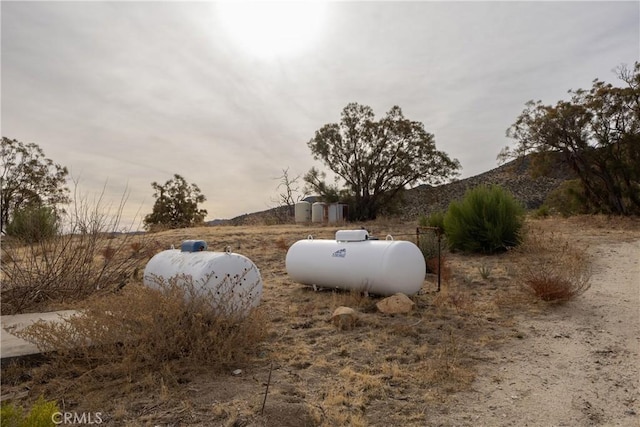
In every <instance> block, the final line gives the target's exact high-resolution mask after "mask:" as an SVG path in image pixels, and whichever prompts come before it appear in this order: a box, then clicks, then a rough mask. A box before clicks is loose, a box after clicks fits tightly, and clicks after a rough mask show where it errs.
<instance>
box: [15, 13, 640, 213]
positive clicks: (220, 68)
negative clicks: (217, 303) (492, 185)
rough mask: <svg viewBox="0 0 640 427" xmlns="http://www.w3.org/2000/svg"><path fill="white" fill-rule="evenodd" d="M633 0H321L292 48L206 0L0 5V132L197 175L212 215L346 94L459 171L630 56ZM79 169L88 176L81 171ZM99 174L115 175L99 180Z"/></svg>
mask: <svg viewBox="0 0 640 427" xmlns="http://www.w3.org/2000/svg"><path fill="white" fill-rule="evenodd" d="M639 8H640V6H639V4H638V3H634V2H605V3H597V2H584V3H580V2H540V3H539V2H517V3H505V2H471V3H467V2H465V3H459V2H402V3H396V2H331V3H329V5H328V8H327V15H326V19H325V22H326V28H325V31H324V33H323V34H322V35H321V37H319V38H318V39H316V40H315V41H313V42H310V43H309V47H308V48H307V49H306V50H304V49H303V50H300V51H298V52H296V53H295V54H290V55H284V54H283V55H281V56H272V57H268V58H263V57H257V56H252V55H251V54H250V53H249V52H243V51H240V50H238V44H237V43H234V42H233V40H230V39H229V35H228V33H227V32H225V31H222V28H221V23H220V21H219V18H220V17H219V16H216V10H215V7H214V5H213V4H211V3H204V2H201V3H182V2H135V3H129V2H7V3H3V5H2V55H3V58H2V59H3V60H2V89H3V93H2V127H3V135H5V136H8V137H11V138H16V139H19V140H22V141H25V142H35V143H37V144H39V145H40V146H41V147H42V148H43V149H44V151H45V153H46V155H47V156H48V157H50V158H52V159H53V160H54V161H56V162H58V163H61V164H64V165H66V166H68V167H70V168H71V169H72V170H73V171H76V172H78V173H81V174H82V175H83V176H84V177H85V179H86V180H87V181H86V182H87V185H88V184H89V183H91V186H93V187H94V188H97V191H99V189H100V188H101V184H99V183H102V184H103V183H104V182H105V180H109V183H110V189H109V191H110V192H111V193H113V194H112V195H113V197H114V198H118V197H119V196H120V194H121V190H120V189H117V188H114V187H118V186H121V185H122V186H124V185H126V184H127V183H128V185H129V188H130V190H131V196H130V200H131V203H132V204H133V205H135V208H136V210H137V209H138V207H139V205H140V204H142V205H143V212H145V213H148V212H150V210H151V204H152V202H153V200H152V197H151V195H152V190H151V187H150V183H151V182H152V181H158V182H164V181H166V180H168V179H170V178H171V176H172V175H173V174H174V173H179V174H181V175H183V176H184V177H185V178H186V179H187V181H189V182H194V183H196V184H198V185H199V186H200V188H201V189H202V191H203V193H204V194H205V195H206V196H207V198H208V201H207V202H206V204H205V206H204V207H205V208H206V209H208V211H209V214H210V215H209V216H210V217H211V218H214V217H231V216H235V215H238V214H241V213H245V212H251V211H255V210H261V209H265V208H267V207H268V206H269V205H270V204H271V202H270V200H271V199H272V198H273V197H274V196H275V195H276V187H277V184H278V182H277V180H275V178H276V177H278V176H279V175H280V174H281V170H282V169H284V168H286V167H289V168H290V172H291V173H292V174H294V175H297V174H300V173H304V172H306V170H308V169H309V168H310V167H311V166H312V165H316V166H321V167H323V168H324V166H322V165H320V164H319V163H318V162H316V161H314V160H313V159H312V158H311V154H310V152H309V150H308V148H307V146H306V142H307V141H308V140H309V139H310V138H311V137H312V136H313V134H314V131H315V130H316V129H318V128H320V127H321V126H322V125H324V124H325V123H329V122H336V121H338V120H339V119H340V112H341V110H342V108H344V106H345V105H346V104H347V103H349V102H359V103H361V104H365V105H369V106H371V107H372V108H373V109H374V111H375V113H376V114H377V115H378V116H382V115H383V114H385V113H386V112H387V111H388V110H389V109H390V108H391V107H392V106H393V105H399V106H400V107H402V110H403V112H404V114H405V116H406V117H408V118H410V119H412V120H418V121H422V122H423V123H425V127H426V129H427V130H428V131H430V132H432V133H434V134H435V137H436V143H437V145H438V148H439V149H441V150H444V151H446V152H447V153H448V154H449V155H450V156H452V157H456V158H458V159H459V160H460V161H461V162H462V165H463V168H464V169H463V171H462V172H463V176H471V175H474V174H477V173H481V172H483V171H485V170H488V169H491V168H493V167H494V166H495V156H496V155H497V154H498V152H499V150H500V148H501V147H503V146H504V145H505V144H507V143H508V142H509V141H508V140H506V138H505V136H504V132H505V130H506V128H507V127H508V126H509V125H510V124H511V123H512V122H513V121H514V120H515V118H516V117H517V115H518V114H519V113H520V112H521V111H522V109H523V108H524V103H525V102H526V101H527V100H529V99H542V100H543V101H544V102H546V103H554V102H556V101H557V100H559V99H566V97H567V95H566V91H567V90H568V89H571V88H574V89H575V88H579V87H582V88H588V87H589V86H590V84H591V81H592V80H593V79H594V78H600V79H603V80H606V81H614V80H615V76H614V75H613V73H612V72H611V70H612V69H613V68H614V67H616V66H617V65H619V64H620V63H622V62H626V63H628V64H632V63H633V61H635V60H638V52H639V42H638V40H639V37H640V30H639V28H640V23H639V20H638V19H637V17H638V13H639ZM89 177H90V178H89ZM112 186H113V187H112Z"/></svg>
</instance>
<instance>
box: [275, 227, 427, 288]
mask: <svg viewBox="0 0 640 427" xmlns="http://www.w3.org/2000/svg"><path fill="white" fill-rule="evenodd" d="M285 262H286V269H287V274H288V275H289V277H291V279H292V280H294V281H296V282H298V283H302V284H304V285H309V286H313V285H315V286H319V287H323V288H339V289H346V290H356V291H361V292H365V291H366V292H368V293H372V294H377V295H393V294H395V293H398V292H401V293H403V294H406V295H413V294H415V293H417V292H418V291H419V290H420V288H422V284H423V283H424V277H425V274H426V265H425V261H424V256H423V255H422V252H421V251H420V249H418V247H417V246H416V245H414V244H413V243H411V242H407V241H402V240H373V239H371V238H370V237H369V235H368V233H367V231H366V230H340V231H338V232H336V240H321V239H312V238H311V236H310V237H309V238H308V239H306V240H299V241H297V242H295V243H294V244H293V245H291V247H290V248H289V250H288V251H287V258H286V261H285Z"/></svg>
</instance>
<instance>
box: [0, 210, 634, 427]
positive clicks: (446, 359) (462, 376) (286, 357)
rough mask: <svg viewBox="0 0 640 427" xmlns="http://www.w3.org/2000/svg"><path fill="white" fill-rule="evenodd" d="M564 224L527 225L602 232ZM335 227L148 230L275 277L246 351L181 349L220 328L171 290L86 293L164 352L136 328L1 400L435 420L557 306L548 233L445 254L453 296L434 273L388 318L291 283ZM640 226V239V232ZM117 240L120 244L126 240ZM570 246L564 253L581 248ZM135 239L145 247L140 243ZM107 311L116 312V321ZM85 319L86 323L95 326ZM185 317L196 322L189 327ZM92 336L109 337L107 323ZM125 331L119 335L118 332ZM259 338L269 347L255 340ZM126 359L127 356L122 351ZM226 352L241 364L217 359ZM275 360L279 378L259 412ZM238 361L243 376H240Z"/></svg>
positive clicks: (140, 414) (141, 418) (244, 418)
mask: <svg viewBox="0 0 640 427" xmlns="http://www.w3.org/2000/svg"><path fill="white" fill-rule="evenodd" d="M559 221H562V222H561V223H557V222H554V221H553V220H534V221H530V223H529V226H530V227H529V230H530V233H534V234H536V235H541V234H540V233H539V232H540V231H545V230H552V231H554V233H555V234H557V235H558V238H562V239H564V240H566V237H567V236H571V235H576V232H577V230H580V236H581V237H580V238H584V239H591V237H588V236H591V235H592V234H588V233H586V232H585V230H587V227H585V225H584V224H574V223H571V222H569V221H567V220H564V219H562V220H559ZM583 221H587V220H583ZM360 225H364V226H365V227H367V228H368V229H369V231H370V232H371V233H372V234H373V235H376V236H381V237H383V236H385V235H386V234H392V235H394V237H396V238H397V239H407V240H413V238H414V233H415V224H402V223H398V222H397V221H387V222H375V223H371V224H354V225H352V226H353V227H359V226H360ZM623 230H624V228H623V227H618V228H613V227H612V228H606V227H604V226H603V227H598V228H597V229H596V231H595V233H596V234H597V238H596V239H595V241H598V239H599V238H601V237H602V236H604V235H605V234H606V235H609V234H608V232H609V231H611V232H612V233H618V234H616V235H615V236H613V237H615V238H617V237H618V235H622V234H623ZM335 231H336V228H332V227H328V226H318V227H315V226H308V225H277V226H276V225H274V226H268V227H265V226H239V227H231V226H230V227H206V228H204V227H203V228H194V229H184V230H170V231H166V232H162V233H158V234H154V235H151V236H150V237H149V238H150V239H153V241H154V246H155V247H157V248H158V250H159V249H160V248H168V247H169V246H170V245H172V244H173V245H176V246H177V245H179V244H180V242H181V241H182V240H185V239H204V240H206V241H207V242H208V244H209V249H210V250H218V251H221V250H224V248H225V247H226V246H231V248H232V250H233V251H235V252H238V253H241V254H243V255H245V256H247V257H249V258H250V259H251V260H252V261H253V262H254V263H255V264H256V265H257V266H258V268H259V269H260V272H261V274H262V277H263V280H264V293H263V299H262V302H261V304H260V309H259V311H258V312H256V314H255V316H256V318H255V319H252V320H251V321H250V322H249V323H248V325H253V326H252V327H251V328H250V329H247V330H242V331H240V333H239V334H238V336H237V337H238V341H236V342H235V344H234V345H237V346H244V347H243V348H244V350H243V351H241V352H240V353H238V354H237V359H234V357H236V356H233V357H232V356H230V353H229V351H228V350H227V351H224V350H223V349H221V350H220V352H221V353H220V354H219V355H218V356H210V359H208V360H207V358H206V357H204V359H202V355H203V354H204V353H206V351H203V350H202V348H206V345H203V346H202V347H197V348H194V349H192V350H188V351H180V350H179V348H180V346H182V345H184V342H185V341H184V340H185V336H191V340H193V341H195V342H200V343H201V344H206V343H207V342H208V341H206V340H207V339H208V338H207V334H208V333H209V332H211V331H212V330H215V331H217V330H219V328H218V327H217V326H214V327H211V326H209V325H208V324H207V323H206V322H203V321H202V320H200V318H198V317H197V316H192V315H188V316H186V317H184V318H181V317H180V316H179V313H183V315H184V309H185V307H184V306H181V308H180V309H178V308H177V307H174V308H171V307H173V304H175V302H171V301H169V300H167V301H165V300H163V299H162V298H163V297H162V294H161V293H160V294H158V293H155V294H150V293H149V290H146V289H144V288H142V287H141V286H140V284H139V282H138V281H135V280H134V281H133V282H132V283H128V284H127V285H126V286H125V287H124V288H123V289H122V290H121V291H120V292H118V293H115V294H113V293H112V294H111V295H109V296H100V297H98V296H97V295H96V296H95V297H94V298H92V299H90V300H85V301H84V302H82V304H81V305H80V306H79V308H82V309H84V310H89V311H91V312H93V313H95V316H98V318H100V319H101V320H100V322H115V320H116V319H118V318H119V319H121V320H120V322H115V323H109V324H110V325H112V326H109V328H106V330H107V332H108V331H109V330H110V328H114V329H113V330H114V331H115V330H116V328H118V327H121V325H123V324H124V325H127V327H128V328H129V329H131V330H136V331H144V330H148V331H147V333H148V334H149V335H148V336H151V337H154V340H157V342H158V344H157V348H150V347H149V345H144V346H140V348H139V349H136V348H134V346H133V345H132V343H133V342H135V341H137V342H141V341H140V340H144V339H143V338H140V336H139V335H132V336H136V337H138V338H135V339H130V340H122V339H120V340H119V341H120V346H119V347H118V346H116V347H115V348H104V349H103V350H104V351H105V353H104V354H101V353H91V352H90V347H86V350H82V351H81V352H79V353H76V354H75V356H74V357H73V358H71V359H63V358H57V359H56V360H54V359H45V360H44V361H41V362H39V363H37V364H36V365H30V364H28V363H27V362H26V361H25V362H19V364H18V365H17V366H16V365H13V366H5V367H4V368H3V377H2V385H3V394H4V393H5V392H11V391H14V390H17V391H21V390H25V389H26V388H27V387H28V390H29V391H28V393H29V394H28V396H29V397H28V398H26V399H32V401H33V400H34V399H35V397H37V396H38V395H40V394H43V395H44V396H45V398H47V399H55V400H57V401H58V402H64V404H65V405H66V408H67V409H73V410H78V411H82V410H87V411H97V410H101V411H103V412H105V413H106V414H108V416H105V419H106V422H105V425H114V426H120V425H131V426H133V425H159V424H161V425H195V426H209V425H220V426H232V425H236V426H237V425H246V426H299V425H313V426H336V425H354V426H355V425H362V426H365V425H373V426H375V425H380V426H381V425H416V426H417V425H428V423H429V414H433V413H434V412H441V411H447V410H448V407H449V403H450V401H449V398H450V396H451V395H452V394H454V393H456V392H458V391H460V390H465V389H467V388H468V387H469V386H470V384H471V383H472V381H473V378H474V377H475V375H477V372H476V365H477V363H478V361H479V360H483V359H482V354H483V352H484V351H486V350H487V349H490V350H495V349H497V348H499V346H500V345H501V344H502V343H503V342H506V341H508V340H511V339H515V337H516V336H517V335H518V333H519V332H518V331H517V320H516V319H517V318H518V317H520V316H523V315H524V316H526V315H527V313H529V312H532V311H536V312H537V311H540V310H544V309H551V308H552V307H553V306H549V305H547V304H542V303H541V302H540V300H539V299H536V298H533V297H532V296H531V293H528V292H523V286H522V283H523V280H522V277H523V276H522V274H523V270H522V266H523V265H524V262H525V261H526V260H528V259H529V258H531V257H540V256H542V255H544V254H545V253H546V252H547V251H551V253H553V254H554V255H553V256H554V257H555V258H558V259H561V258H559V257H558V256H557V255H558V254H561V253H562V248H563V247H564V246H563V245H561V244H556V245H554V246H553V247H552V248H551V249H548V246H547V243H544V241H541V242H540V245H538V249H536V250H535V251H534V250H533V247H532V246H530V247H529V248H530V249H528V250H524V249H523V250H522V251H510V252H507V253H504V254H501V255H496V256H491V257H486V256H468V255H461V254H447V258H446V266H447V268H448V269H449V277H448V280H447V281H444V282H443V286H442V291H441V292H440V293H437V292H435V289H436V280H437V279H436V277H435V276H434V275H429V276H428V277H427V280H426V281H425V284H424V286H423V291H422V292H421V293H420V294H418V295H414V296H412V300H413V301H414V302H415V309H414V311H413V312H411V313H409V314H407V315H383V314H381V313H379V312H377V311H376V309H375V303H376V302H378V301H379V300H380V298H379V297H375V296H364V295H362V294H360V293H355V292H346V291H335V290H332V291H331V290H321V291H317V292H314V291H313V290H312V289H311V288H309V287H305V286H301V285H299V284H296V283H293V282H292V281H291V280H290V279H289V278H288V277H287V275H286V271H285V268H284V259H285V256H286V248H288V247H289V246H290V245H291V244H292V243H294V242H295V241H296V240H298V239H305V238H306V237H307V235H309V234H312V235H313V236H314V237H315V238H333V236H334V233H335ZM549 233H550V232H549ZM635 233H636V234H635V236H636V237H637V236H640V231H636V232H635ZM545 236H547V235H546V234H545ZM584 236H587V237H584ZM581 243H585V244H586V243H593V242H592V241H589V242H586V241H585V242H581ZM111 244H112V247H115V246H116V245H117V244H118V241H117V239H114V241H112V242H111ZM571 246H572V245H569V248H568V249H566V250H565V253H566V254H570V253H571ZM127 247H128V248H129V250H130V251H131V252H136V251H134V248H133V247H132V246H131V244H130V243H128V244H127ZM545 248H547V249H545ZM138 249H139V252H144V250H143V249H140V248H138ZM145 256H146V255H145ZM566 259H567V260H571V258H566ZM142 260H143V262H144V261H145V259H144V258H142ZM567 262H568V261H567ZM571 262H573V261H571ZM482 270H484V271H488V270H490V274H483V273H482ZM483 276H484V277H483ZM163 301H164V302H163ZM162 304H165V305H167V304H168V305H167V306H165V308H164V310H163V311H167V312H168V313H169V314H167V315H166V316H167V318H171V319H174V320H172V321H171V322H170V323H169V325H174V326H173V329H170V330H174V331H177V332H178V333H176V335H177V336H176V337H172V336H166V332H165V335H163V334H162V333H161V331H162V330H165V331H166V326H167V324H166V323H165V327H161V325H162V322H160V323H158V322H157V318H154V315H149V314H148V313H149V312H150V311H151V312H154V311H153V310H154V308H155V309H157V307H158V306H160V305H162ZM339 306H349V307H352V308H354V309H355V310H356V311H358V313H359V320H358V322H357V324H356V325H355V327H354V328H352V329H350V330H340V329H338V328H336V327H335V326H334V325H333V324H332V323H331V322H330V321H329V320H330V317H331V314H332V312H333V310H334V309H335V308H337V307H339ZM109 311H110V312H112V313H116V314H114V315H109V316H106V315H105V313H107V312H109ZM194 312H197V310H195V311H194ZM132 313H135V315H133V314H132ZM156 313H157V312H156ZM171 313H173V314H171ZM100 316H102V317H100ZM156 316H157V315H156ZM88 319H89V318H87V317H84V318H83V320H82V319H81V320H78V322H81V321H83V322H85V323H86V324H87V325H86V326H87V327H88V326H89V325H88V323H89V322H88ZM122 319H126V321H123V320H122ZM136 321H139V322H141V324H140V325H137V324H136V323H135V322H136ZM167 322H168V320H167ZM180 322H183V323H180ZM252 322H253V323H252ZM118 325H120V326H118ZM176 325H182V326H180V327H177V326H176ZM185 325H188V326H189V328H183V326H185ZM194 325H195V326H194ZM211 325H213V323H212V324H211ZM253 328H256V330H253ZM89 329H90V328H89ZM182 329H188V330H185V331H183V330H182ZM92 330H95V331H97V332H95V333H98V332H99V331H101V330H102V333H105V334H107V332H105V331H104V328H102V329H100V328H97V329H92ZM252 334H257V335H252ZM121 336H122V335H121V334H115V335H113V336H111V339H116V340H117V337H121ZM243 336H244V337H245V339H241V337H243ZM254 337H255V338H254ZM261 337H262V338H264V339H263V340H262V341H260V342H256V343H255V345H253V344H252V342H251V341H252V340H254V339H255V340H258V341H259V339H260V338H261ZM107 341H108V340H107ZM230 342H234V341H230ZM176 343H177V344H176ZM209 344H210V342H209ZM69 351H71V350H69ZM128 351H133V353H128ZM154 351H158V352H157V353H154ZM216 351H218V350H216ZM125 354H129V356H127V357H126V358H125V357H123V355H125ZM151 355H155V356H153V357H152V356H151ZM217 357H219V358H228V359H227V360H232V362H230V363H227V364H222V365H219V366H218V367H216V366H215V364H216V360H217V359H216V358H217ZM200 360H204V361H203V362H199V361H200ZM271 364H273V377H272V379H271V383H270V387H269V394H268V399H267V401H266V405H265V410H264V414H262V413H261V407H262V402H263V398H264V392H265V388H266V383H267V378H268V375H269V370H270V366H271ZM237 368H240V369H242V373H241V374H240V375H232V374H231V372H232V371H233V370H234V369H237Z"/></svg>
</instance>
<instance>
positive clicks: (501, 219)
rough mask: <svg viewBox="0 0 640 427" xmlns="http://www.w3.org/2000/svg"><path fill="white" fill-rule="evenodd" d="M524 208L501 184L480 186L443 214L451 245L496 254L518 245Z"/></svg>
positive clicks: (467, 250) (454, 247) (446, 232)
mask: <svg viewBox="0 0 640 427" xmlns="http://www.w3.org/2000/svg"><path fill="white" fill-rule="evenodd" d="M523 221H524V208H523V207H522V205H521V204H520V203H519V202H518V201H517V200H516V199H515V198H514V197H513V196H512V195H511V194H510V193H509V192H507V191H506V190H504V189H503V188H502V187H500V186H497V185H493V186H486V185H481V186H478V187H476V188H473V189H471V190H469V191H467V192H466V193H465V196H464V198H463V199H462V201H459V202H451V204H450V205H449V209H448V210H447V213H446V214H445V216H444V230H445V234H446V236H447V240H448V243H449V247H450V248H452V249H457V250H461V251H465V252H482V253H493V252H498V251H503V250H506V249H507V248H509V247H513V246H517V245H518V244H519V243H520V229H521V228H522V225H523Z"/></svg>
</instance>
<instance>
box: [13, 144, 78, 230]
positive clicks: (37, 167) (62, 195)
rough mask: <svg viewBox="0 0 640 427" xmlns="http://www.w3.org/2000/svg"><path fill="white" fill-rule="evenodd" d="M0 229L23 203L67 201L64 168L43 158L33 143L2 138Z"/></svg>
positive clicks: (67, 192) (66, 173) (59, 202)
mask: <svg viewBox="0 0 640 427" xmlns="http://www.w3.org/2000/svg"><path fill="white" fill-rule="evenodd" d="M0 162H1V163H0V167H1V170H0V172H1V175H0V183H1V184H2V195H1V196H0V229H1V230H2V233H4V232H5V229H6V227H7V224H9V221H10V220H11V218H12V216H13V215H14V213H15V212H16V211H18V210H20V209H23V208H26V207H27V206H46V207H49V208H52V209H55V208H56V206H57V205H60V204H64V203H69V201H70V199H69V195H68V194H69V189H68V188H67V187H66V185H65V184H66V179H67V175H68V174H69V172H68V170H67V168H66V167H63V166H60V165H59V164H56V163H53V161H52V160H51V159H48V158H46V157H45V155H44V152H43V151H42V149H41V148H40V147H39V146H38V145H37V144H34V143H28V144H25V143H22V142H20V141H17V140H15V139H9V138H6V137H2V146H1V147H0Z"/></svg>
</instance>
